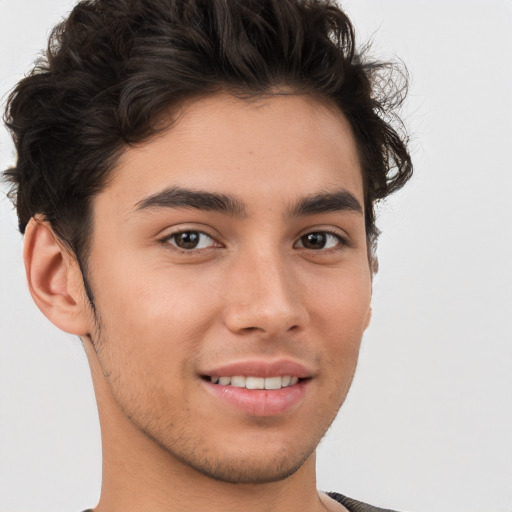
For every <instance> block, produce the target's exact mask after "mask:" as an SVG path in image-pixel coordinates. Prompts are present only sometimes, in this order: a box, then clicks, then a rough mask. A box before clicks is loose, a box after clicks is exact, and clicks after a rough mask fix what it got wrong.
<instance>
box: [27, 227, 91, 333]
mask: <svg viewBox="0 0 512 512" xmlns="http://www.w3.org/2000/svg"><path fill="white" fill-rule="evenodd" d="M23 259H24V262H25V272H26V275H27V282H28V287H29V290H30V294H31V295H32V298H33V299H34V302H35V303H36V304H37V306H38V307H39V309H40V310H41V311H42V313H43V314H44V315H45V316H46V317H47V318H48V319H49V320H50V321H51V322H52V323H53V324H55V325H56V326H57V327H59V329H62V330H63V331H65V332H68V333H70V334H76V335H79V336H84V335H86V334H87V333H88V332H89V329H88V321H87V319H88V316H87V310H86V303H85V302H84V298H83V297H84V293H83V288H82V286H83V285H82V282H83V281H82V278H81V273H80V269H79V266H78V264H77V262H76V259H75V257H74V256H73V255H72V254H70V252H69V251H67V250H66V249H65V248H64V247H63V246H62V244H61V243H60V242H59V241H58V239H57V237H56V235H55V233H54V232H53V230H52V229H51V227H50V225H49V224H48V223H47V222H45V221H41V220H38V219H34V218H32V219H31V220H30V222H29V224H28V225H27V229H26V231H25V244H24V249H23Z"/></svg>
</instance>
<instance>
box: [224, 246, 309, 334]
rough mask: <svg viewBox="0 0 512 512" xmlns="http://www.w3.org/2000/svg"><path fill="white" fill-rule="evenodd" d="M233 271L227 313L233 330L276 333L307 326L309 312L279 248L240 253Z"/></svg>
mask: <svg viewBox="0 0 512 512" xmlns="http://www.w3.org/2000/svg"><path fill="white" fill-rule="evenodd" d="M231 272H232V276H231V279H230V280H229V281H230V291H229V294H228V300H227V304H226V315H225V321H226V324H227V326H228V328H229V329H230V330H232V331H237V332H240V331H248V330H258V331H260V332H264V333H265V334H266V335H268V336H276V335H279V334H282V333H284V332H286V331H288V330H290V329H293V328H298V327H301V326H303V324H304V323H305V321H306V317H307V315H306V310H305V308H304V305H303V304H302V301H301V297H300V294H299V293H297V292H298V289H297V288H298V287H297V283H296V281H295V279H294V276H293V269H292V268H291V266H290V264H289V262H288V264H287V262H286V260H285V257H284V256H283V254H282V251H279V249H278V248H277V247H272V248H269V247H267V248H266V249H262V248H261V247H260V248H259V249H258V250H257V251H252V252H248V253H245V254H243V255H239V257H238V258H237V261H236V264H235V265H233V267H232V269H231Z"/></svg>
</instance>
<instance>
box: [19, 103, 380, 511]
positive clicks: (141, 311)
mask: <svg viewBox="0 0 512 512" xmlns="http://www.w3.org/2000/svg"><path fill="white" fill-rule="evenodd" d="M170 187H182V188H185V189H187V190H194V191H201V192H209V193H215V194H223V195H229V196H230V197H232V198H233V199H234V200H235V201H236V204H237V205H238V206H239V207H240V208H243V210H244V213H243V215H241V214H240V211H238V212H222V211H211V210H204V209H200V208H191V207H176V206H174V207H169V206H155V205H152V206H147V207H141V205H144V201H145V200H147V198H148V197H154V196H155V194H158V193H160V192H162V191H164V190H168V189H169V188H170ZM339 191H342V192H343V193H348V194H350V195H351V196H353V198H355V199H356V200H357V201H358V202H359V204H360V205H363V204H364V201H363V181H362V176H361V168H360V164H359V160H358V156H357V151H356V146H355V142H354V139H353V136H352V133H351V130H350V127H349V125H348V123H347V121H346V120H345V118H344V117H343V115H342V114H341V113H340V112H339V111H337V110H336V108H335V107H333V106H331V105H328V104H325V103H322V102H321V101H319V100H318V99H314V98H312V97H310V96H306V95H288V96H275V97H271V98H265V99H261V100H258V101H252V102H250V103H249V102H247V101H243V100H240V99H236V98H234V97H232V96H230V95H228V94H218V95H215V96H210V97H207V98H203V99H199V100H196V101H194V102H191V103H189V104H187V105H185V106H184V107H183V108H182V111H181V115H180V117H179V119H178V120H177V121H176V122H175V123H174V124H173V126H172V127H171V128H170V129H169V130H167V131H166V132H164V133H163V134H160V135H159V136H157V137H155V138H154V139H152V140H151V141H149V142H147V143H144V144H142V145H140V146H138V147H132V148H129V149H127V150H126V151H125V153H124V155H123V156H122V158H121V160H120V162H119V164H118V166H117V168H116V169H115V172H114V175H113V179H112V180H111V182H110V183H109V184H108V186H107V187H106V188H105V189H104V190H103V191H102V192H101V193H100V194H98V195H97V196H96V197H95V198H94V200H93V215H94V226H93V232H92V240H91V244H92V245H91V253H90V256H89V260H88V275H87V278H88V281H89V283H90V286H91V288H92V291H93V294H94V302H95V306H96V312H97V315H96V316H95V315H93V314H92V312H91V308H90V307H89V305H88V303H87V299H86V298H85V293H84V289H83V281H82V276H81V275H80V272H79V269H78V266H77V264H76V261H75V259H74V258H73V255H71V254H69V252H67V251H66V250H65V249H64V248H63V247H62V245H61V244H60V243H59V241H58V240H57V239H56V237H55V236H54V235H53V232H52V231H51V228H50V227H49V226H48V224H47V223H45V222H44V221H42V220H41V219H33V220H32V221H31V222H30V224H29V227H28V229H27V234H26V245H25V262H26V267H27V276H28V282H29V287H30V290H31V292H32V295H33V297H34V299H35V301H36V303H37V304H38V305H39V307H40V308H41V310H42V311H43V312H44V313H45V314H46V316H48V318H50V320H51V321H52V322H54V323H55V324H56V325H57V326H58V327H60V328H61V329H63V330H65V331H67V332H71V333H74V334H77V335H79V336H81V337H82V340H83V342H84V346H85V349H86V352H87V356H88V359H89V363H90V366H91V372H92V376H93V382H94V386H95V392H96V397H97V401H98V409H99V415H100V422H101V428H102V439H103V487H102V493H101V498H100V502H99V504H98V506H97V508H96V509H95V510H96V511H97V512H120V511H121V510H122V511H124V512H131V511H138V512H140V511H152V512H159V511H164V510H165V511H166V512H170V511H183V510H209V511H213V512H214V511H217V510H218V511H221V510H222V511H225V510H244V511H246V512H247V511H248V512H250V511H262V510H265V511H273V512H278V511H290V510H294V511H300V510H303V511H319V510H344V509H343V507H341V505H339V504H335V503H334V502H333V501H332V500H330V499H329V498H327V497H326V496H325V495H322V494H319V493H318V491H317V490H316V480H315V449H316V447H317V445H318V443H319V442H320V440H321V438H322V437H323V435H324V434H325V432H326V430H327V429H328V427H329V425H330V424H331V422H332V421H333V419H334V418H335V416H336V414H337V412H338V410H339V408H340V406H341V405H342V403H343V401H344V399H345V397H346V394H347V392H348V389H349V387H350V384H351V381H352V378H353V375H354V371H355V367H356V362H357V357H358V352H359V346H360V341H361V337H362V335H363V332H364V330H365V329H366V327H367V326H368V323H369V320H370V315H371V309H370V300H371V270H370V265H369V262H368V256H367V245H366V233H365V227H364V212H363V211H362V206H361V211H357V209H353V208H341V209H339V210H335V211H328V212H323V213H314V212H307V213H304V212H303V213H302V214H300V215H297V214H296V213H297V212H295V214H294V213H293V209H294V206H296V205H297V203H300V201H301V200H302V201H303V200H304V198H308V197H311V196H312V195H318V194H326V193H338V192H339ZM146 203H147V201H146ZM233 213H237V214H236V215H234V214H233ZM183 231H188V232H194V233H196V235H197V233H198V232H202V233H204V234H200V235H197V236H200V244H199V246H198V247H196V248H192V249H185V250H184V249H181V250H180V248H179V247H178V246H177V244H178V243H179V238H176V236H175V235H176V233H177V232H183ZM326 232H328V234H325V235H323V236H324V238H320V240H321V241H322V240H323V242H321V243H320V244H316V245H313V247H311V246H310V245H308V244H307V243H306V245H305V242H308V240H310V239H308V238H307V237H305V235H307V234H310V233H326ZM173 236H174V237H173ZM316 240H317V241H318V239H316ZM323 243H325V245H322V244H323ZM279 359H287V360H292V361H294V362H297V363H299V364H301V365H302V366H304V367H305V368H307V369H308V371H309V374H310V378H309V379H308V382H307V385H306V388H305V392H304V396H303V397H302V398H301V400H300V401H299V402H298V403H297V404H295V405H294V406H293V407H291V408H289V409H287V410H285V411H284V412H282V413H280V414H275V415H270V416H261V415H260V416H258V415H254V414H251V413H249V412H247V411H241V410H239V409H237V408H236V407H232V406H230V405H229V404H226V403H225V402H224V401H223V400H221V399H218V398H217V397H216V396H213V395H212V394H211V393H209V392H208V390H207V389H206V388H207V386H205V380H204V379H203V377H204V375H205V374H209V373H211V371H212V369H214V368H218V367H220V366H222V365H225V364H228V363H233V362H237V361H246V360H257V361H263V362H269V361H275V360H279Z"/></svg>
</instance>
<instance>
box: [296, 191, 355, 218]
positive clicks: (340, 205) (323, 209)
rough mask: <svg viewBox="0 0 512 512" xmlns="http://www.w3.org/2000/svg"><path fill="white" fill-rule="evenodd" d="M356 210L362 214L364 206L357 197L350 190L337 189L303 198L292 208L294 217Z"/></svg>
mask: <svg viewBox="0 0 512 512" xmlns="http://www.w3.org/2000/svg"><path fill="white" fill-rule="evenodd" d="M346 210H349V211H354V212H357V213H360V214H361V215H362V213H363V208H362V206H361V203H360V202H359V201H358V200H357V199H356V197H355V196H354V195H353V194H352V193H351V192H349V191H348V190H344V189H342V190H337V191H336V192H326V193H323V194H313V195H311V196H307V197H305V198H303V199H301V200H300V201H299V202H298V203H297V204H296V205H295V206H294V207H293V209H292V211H291V213H292V216H294V217H300V216H303V215H314V214H318V213H330V212H339V211H346Z"/></svg>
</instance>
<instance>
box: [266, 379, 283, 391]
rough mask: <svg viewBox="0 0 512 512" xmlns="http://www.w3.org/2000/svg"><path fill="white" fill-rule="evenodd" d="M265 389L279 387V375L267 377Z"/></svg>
mask: <svg viewBox="0 0 512 512" xmlns="http://www.w3.org/2000/svg"><path fill="white" fill-rule="evenodd" d="M265 389H281V377H267V378H266V379H265Z"/></svg>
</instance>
